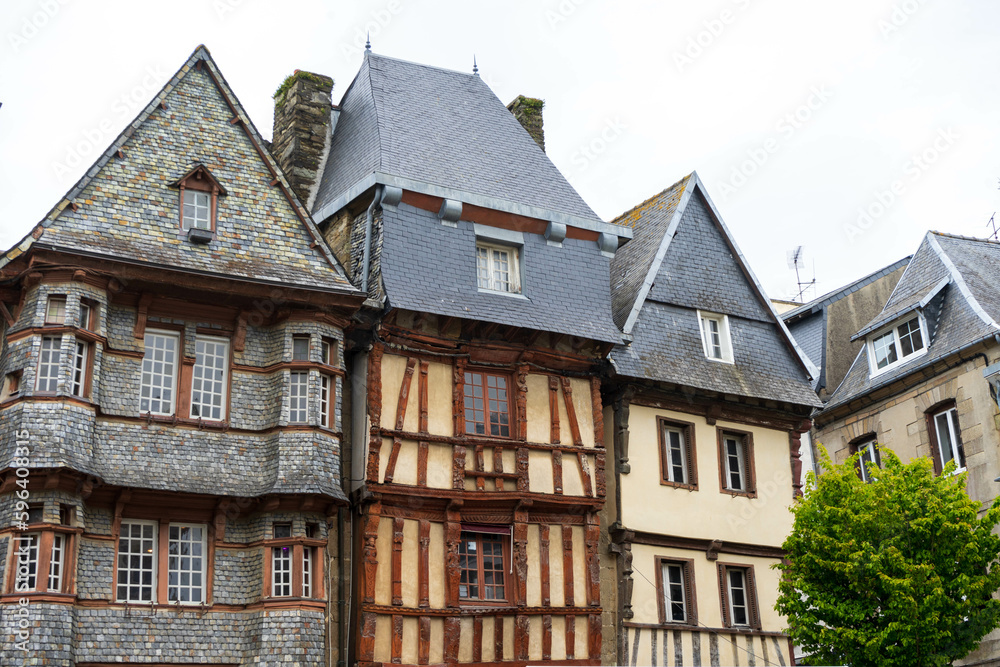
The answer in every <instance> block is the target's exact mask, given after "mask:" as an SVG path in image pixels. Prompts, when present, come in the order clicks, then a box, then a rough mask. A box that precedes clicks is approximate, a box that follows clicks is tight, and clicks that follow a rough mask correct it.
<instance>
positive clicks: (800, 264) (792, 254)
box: [788, 246, 816, 303]
mask: <svg viewBox="0 0 1000 667" xmlns="http://www.w3.org/2000/svg"><path fill="white" fill-rule="evenodd" d="M788 268H790V269H795V283H796V284H797V285H798V289H799V292H798V294H796V296H795V301H797V302H799V303H803V302H804V301H805V300H804V299H803V298H802V297H803V295H804V294H805V293H806V290H807V289H809V288H810V287H812V286H813V285H815V284H816V273H815V269H814V270H813V279H812V280H810V281H809V282H803V280H802V278H801V277H800V276H799V269H802V268H805V262H804V261H803V253H802V246H796V247H795V249H794V250H789V251H788Z"/></svg>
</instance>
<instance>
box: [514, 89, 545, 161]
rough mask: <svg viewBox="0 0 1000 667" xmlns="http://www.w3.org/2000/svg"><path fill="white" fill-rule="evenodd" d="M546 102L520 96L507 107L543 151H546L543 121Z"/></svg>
mask: <svg viewBox="0 0 1000 667" xmlns="http://www.w3.org/2000/svg"><path fill="white" fill-rule="evenodd" d="M544 107H545V102H544V101H542V100H539V99H537V98H534V97H525V96H524V95H518V96H517V98H516V99H515V100H513V101H512V102H511V103H510V104H508V105H507V110H508V111H510V112H511V113H512V114H514V118H516V119H517V122H519V123H520V124H521V126H522V127H523V128H524V129H525V130H527V131H528V134H530V135H531V138H532V139H534V140H535V143H536V144H538V145H539V146H540V147H541V149H542V150H543V151H544V150H545V128H544V127H543V121H542V109H543V108H544Z"/></svg>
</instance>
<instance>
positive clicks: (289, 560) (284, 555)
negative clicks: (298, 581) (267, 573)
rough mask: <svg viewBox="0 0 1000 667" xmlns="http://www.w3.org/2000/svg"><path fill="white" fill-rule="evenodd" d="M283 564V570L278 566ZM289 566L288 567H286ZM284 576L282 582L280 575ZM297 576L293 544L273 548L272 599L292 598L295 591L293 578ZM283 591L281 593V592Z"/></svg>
mask: <svg viewBox="0 0 1000 667" xmlns="http://www.w3.org/2000/svg"><path fill="white" fill-rule="evenodd" d="M279 562H280V563H282V564H283V566H282V569H281V570H279V569H278V567H277V565H278V563H279ZM286 566H287V567H286ZM279 574H283V575H286V576H283V577H282V578H281V579H282V580H281V581H279V580H278V575H279ZM294 576H295V547H293V546H292V545H291V544H285V545H282V546H273V547H271V597H275V598H287V597H291V596H292V594H293V592H294V590H293V588H292V577H294ZM279 591H281V592H279Z"/></svg>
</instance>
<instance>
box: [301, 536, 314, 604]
mask: <svg viewBox="0 0 1000 667" xmlns="http://www.w3.org/2000/svg"><path fill="white" fill-rule="evenodd" d="M312 561H313V550H312V549H311V548H310V547H305V548H304V549H303V550H302V597H304V598H311V597H312V577H313V575H312V572H313V567H312Z"/></svg>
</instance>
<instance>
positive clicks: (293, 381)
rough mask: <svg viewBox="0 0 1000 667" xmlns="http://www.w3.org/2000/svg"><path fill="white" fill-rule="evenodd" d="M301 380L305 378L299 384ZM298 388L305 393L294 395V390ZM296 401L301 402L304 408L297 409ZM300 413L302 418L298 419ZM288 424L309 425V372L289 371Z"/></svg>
mask: <svg viewBox="0 0 1000 667" xmlns="http://www.w3.org/2000/svg"><path fill="white" fill-rule="evenodd" d="M300 378H304V380H302V381H301V382H299V381H298V380H299V379H300ZM296 387H299V388H300V389H301V390H302V391H303V392H304V393H302V394H298V393H296V394H295V395H293V394H292V390H293V389H294V388H296ZM295 401H301V405H302V407H301V408H298V407H296V406H295ZM299 413H301V414H302V417H301V418H298V417H297V415H298V414H299ZM288 423H289V424H308V423H309V371H289V373H288Z"/></svg>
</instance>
